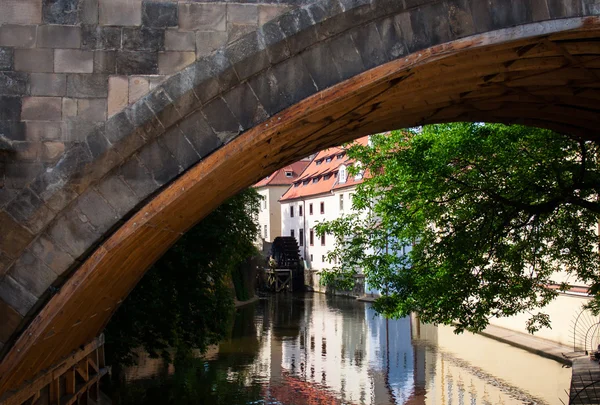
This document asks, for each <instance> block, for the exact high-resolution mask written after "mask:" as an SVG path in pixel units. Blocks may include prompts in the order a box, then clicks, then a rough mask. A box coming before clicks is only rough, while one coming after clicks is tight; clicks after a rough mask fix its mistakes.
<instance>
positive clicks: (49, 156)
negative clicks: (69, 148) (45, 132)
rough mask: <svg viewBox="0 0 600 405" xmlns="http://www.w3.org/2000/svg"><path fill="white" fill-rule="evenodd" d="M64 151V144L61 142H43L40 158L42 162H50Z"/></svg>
mask: <svg viewBox="0 0 600 405" xmlns="http://www.w3.org/2000/svg"><path fill="white" fill-rule="evenodd" d="M64 152H65V144H64V143H63V142H44V143H43V144H42V155H41V157H40V159H41V160H42V161H43V162H48V163H52V162H55V161H56V160H58V159H59V158H60V157H61V156H62V154H63V153H64Z"/></svg>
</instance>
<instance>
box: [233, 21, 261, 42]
mask: <svg viewBox="0 0 600 405" xmlns="http://www.w3.org/2000/svg"><path fill="white" fill-rule="evenodd" d="M257 27H258V26H257V25H256V24H237V23H228V24H227V43H228V44H231V43H233V42H236V41H237V40H238V39H240V38H243V37H244V36H245V35H247V34H249V33H251V32H254V31H256V28H257Z"/></svg>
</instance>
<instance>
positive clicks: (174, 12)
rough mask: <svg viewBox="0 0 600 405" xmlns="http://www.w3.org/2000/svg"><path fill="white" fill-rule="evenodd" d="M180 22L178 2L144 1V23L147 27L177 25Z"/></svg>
mask: <svg viewBox="0 0 600 405" xmlns="http://www.w3.org/2000/svg"><path fill="white" fill-rule="evenodd" d="M178 22H179V17H178V9H177V3H168V2H160V3H154V2H143V3H142V25H144V26H146V27H155V28H158V27H163V28H164V27H176V26H177V24H178Z"/></svg>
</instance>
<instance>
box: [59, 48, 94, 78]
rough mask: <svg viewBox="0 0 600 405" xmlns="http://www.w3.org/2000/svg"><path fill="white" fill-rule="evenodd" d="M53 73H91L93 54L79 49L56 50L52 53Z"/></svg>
mask: <svg viewBox="0 0 600 405" xmlns="http://www.w3.org/2000/svg"><path fill="white" fill-rule="evenodd" d="M54 71H55V72H57V73H93V72H94V53H93V52H92V51H82V50H79V49H57V50H56V51H55V52H54Z"/></svg>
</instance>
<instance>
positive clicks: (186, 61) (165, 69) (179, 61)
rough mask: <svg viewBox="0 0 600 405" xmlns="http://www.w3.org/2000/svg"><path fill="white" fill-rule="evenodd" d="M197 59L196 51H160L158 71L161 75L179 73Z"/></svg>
mask: <svg viewBox="0 0 600 405" xmlns="http://www.w3.org/2000/svg"><path fill="white" fill-rule="evenodd" d="M195 60H196V53H195V52H160V53H159V54H158V73H159V74H161V75H168V74H172V73H177V72H179V71H180V70H182V69H183V68H185V67H186V66H188V65H190V64H192V63H193V62H194V61H195Z"/></svg>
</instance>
